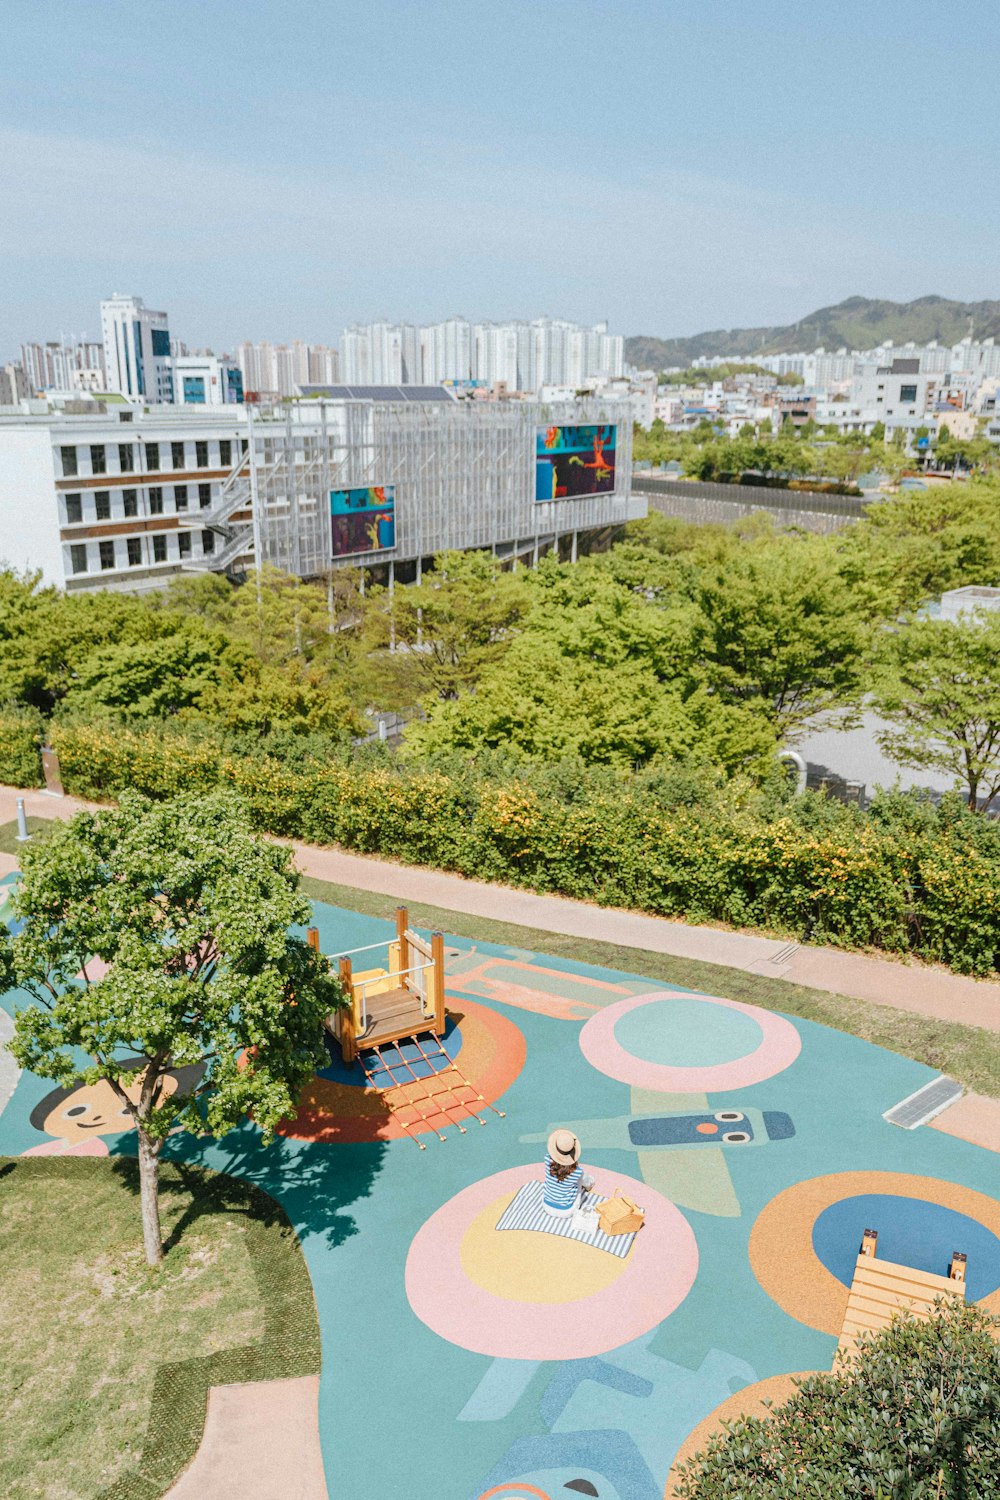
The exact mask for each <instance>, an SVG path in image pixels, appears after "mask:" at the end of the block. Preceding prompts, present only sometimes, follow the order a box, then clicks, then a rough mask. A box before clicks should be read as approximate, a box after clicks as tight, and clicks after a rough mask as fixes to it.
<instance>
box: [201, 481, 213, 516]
mask: <svg viewBox="0 0 1000 1500" xmlns="http://www.w3.org/2000/svg"><path fill="white" fill-rule="evenodd" d="M211 503H212V486H211V485H210V484H199V486H198V504H199V505H200V506H201V508H202V510H207V509H208V507H209V506H210V505H211Z"/></svg>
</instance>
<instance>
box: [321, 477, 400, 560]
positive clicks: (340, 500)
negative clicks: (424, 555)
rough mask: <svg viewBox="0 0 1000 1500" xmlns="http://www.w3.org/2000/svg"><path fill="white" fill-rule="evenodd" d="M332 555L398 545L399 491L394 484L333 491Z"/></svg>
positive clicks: (331, 505) (372, 550) (331, 498)
mask: <svg viewBox="0 0 1000 1500" xmlns="http://www.w3.org/2000/svg"><path fill="white" fill-rule="evenodd" d="M330 524H331V527H332V529H333V556H334V557H351V556H353V555H354V554H355V553H361V552H388V551H389V550H391V548H393V547H395V545H396V492H395V489H394V487H393V486H392V485H387V484H378V485H372V486H370V487H367V486H355V487H354V488H352V489H345V490H331V491H330Z"/></svg>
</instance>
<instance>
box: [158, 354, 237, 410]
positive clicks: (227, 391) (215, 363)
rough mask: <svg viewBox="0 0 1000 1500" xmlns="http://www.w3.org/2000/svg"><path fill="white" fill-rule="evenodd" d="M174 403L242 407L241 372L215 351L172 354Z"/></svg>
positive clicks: (230, 361)
mask: <svg viewBox="0 0 1000 1500" xmlns="http://www.w3.org/2000/svg"><path fill="white" fill-rule="evenodd" d="M172 364H173V376H174V404H175V405H176V406H241V405H242V404H243V375H242V372H241V370H240V367H239V365H238V364H236V363H235V362H234V361H232V360H229V359H218V358H216V356H215V355H214V354H181V355H175V356H174V359H173V361H172Z"/></svg>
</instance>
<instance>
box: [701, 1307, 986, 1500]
mask: <svg viewBox="0 0 1000 1500" xmlns="http://www.w3.org/2000/svg"><path fill="white" fill-rule="evenodd" d="M998 1331H1000V1322H998V1320H997V1319H995V1318H991V1317H989V1316H988V1315H987V1314H985V1313H984V1312H982V1311H981V1310H980V1309H979V1308H977V1307H975V1306H967V1305H965V1304H964V1303H962V1304H958V1305H957V1306H956V1307H954V1308H947V1309H945V1308H942V1309H940V1310H939V1312H938V1314H937V1316H936V1317H934V1318H932V1319H931V1320H930V1321H929V1322H925V1323H919V1322H916V1321H914V1320H913V1319H899V1320H897V1321H894V1322H893V1323H892V1324H891V1326H890V1327H889V1328H887V1329H885V1330H884V1331H882V1332H881V1333H878V1334H875V1335H873V1336H872V1337H871V1338H870V1339H868V1340H867V1341H866V1342H865V1343H864V1344H863V1345H862V1346H861V1349H860V1351H859V1354H858V1356H857V1357H856V1359H855V1361H853V1362H852V1363H850V1364H846V1365H842V1366H839V1367H838V1369H837V1370H836V1371H835V1372H834V1373H833V1374H831V1375H813V1376H811V1377H810V1378H809V1379H807V1380H804V1381H803V1382H802V1384H801V1386H800V1387H799V1389H798V1390H797V1391H796V1393H795V1395H794V1396H793V1397H792V1398H791V1400H789V1401H787V1402H785V1403H784V1405H782V1406H779V1407H775V1408H774V1409H773V1410H772V1411H771V1412H770V1414H769V1415H768V1416H766V1417H744V1418H741V1420H740V1421H738V1422H735V1423H733V1424H732V1425H731V1426H730V1428H729V1429H728V1431H727V1432H726V1433H725V1434H722V1435H719V1436H716V1437H715V1438H713V1439H712V1440H711V1441H710V1443H709V1445H708V1448H707V1449H706V1450H705V1452H703V1453H701V1454H699V1455H697V1456H696V1457H695V1458H694V1459H692V1460H691V1462H690V1463H689V1464H687V1465H685V1466H684V1468H683V1470H682V1471H681V1477H680V1479H679V1481H678V1482H677V1484H676V1487H675V1494H676V1495H677V1496H678V1500H736V1497H739V1500H806V1497H809V1500H840V1497H844V1500H848V1497H849V1500H993V1497H995V1496H996V1494H997V1484H998V1482H997V1475H998V1473H1000V1346H998V1345H997V1342H996V1339H997V1335H998Z"/></svg>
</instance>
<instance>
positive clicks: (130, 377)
mask: <svg viewBox="0 0 1000 1500" xmlns="http://www.w3.org/2000/svg"><path fill="white" fill-rule="evenodd" d="M101 336H102V341H103V344H104V372H105V376H106V378H107V384H108V390H109V391H118V392H120V393H121V395H123V396H127V397H128V398H129V400H130V401H145V402H149V403H151V404H155V403H159V402H171V401H173V399H174V383H173V371H172V368H171V354H170V330H169V328H168V327H167V315H166V313H165V312H154V311H153V309H152V308H150V307H146V305H145V304H144V302H143V300H142V298H141V297H126V296H123V295H122V294H121V293H120V292H116V293H115V295H114V296H113V297H109V298H108V299H107V300H106V301H105V302H102V303H101Z"/></svg>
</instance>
